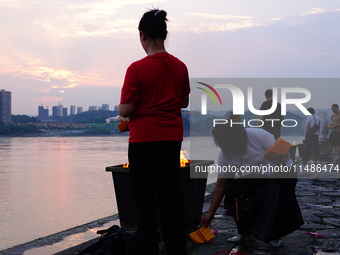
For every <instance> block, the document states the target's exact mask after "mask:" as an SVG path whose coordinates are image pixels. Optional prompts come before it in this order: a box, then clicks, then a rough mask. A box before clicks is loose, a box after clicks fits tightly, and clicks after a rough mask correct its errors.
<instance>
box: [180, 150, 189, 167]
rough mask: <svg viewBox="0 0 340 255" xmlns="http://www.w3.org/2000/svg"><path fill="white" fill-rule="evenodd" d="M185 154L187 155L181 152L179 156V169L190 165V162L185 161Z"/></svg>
mask: <svg viewBox="0 0 340 255" xmlns="http://www.w3.org/2000/svg"><path fill="white" fill-rule="evenodd" d="M184 153H185V154H188V152H187V151H181V156H180V162H181V167H185V166H187V165H189V164H190V160H187V159H186V158H185V156H184Z"/></svg>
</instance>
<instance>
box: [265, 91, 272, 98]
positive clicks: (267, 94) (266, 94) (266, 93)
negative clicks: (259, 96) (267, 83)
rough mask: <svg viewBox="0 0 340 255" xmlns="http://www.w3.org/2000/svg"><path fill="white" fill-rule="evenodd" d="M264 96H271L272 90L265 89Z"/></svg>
mask: <svg viewBox="0 0 340 255" xmlns="http://www.w3.org/2000/svg"><path fill="white" fill-rule="evenodd" d="M264 95H265V96H266V97H273V90H272V89H267V90H266V92H265V93H264Z"/></svg>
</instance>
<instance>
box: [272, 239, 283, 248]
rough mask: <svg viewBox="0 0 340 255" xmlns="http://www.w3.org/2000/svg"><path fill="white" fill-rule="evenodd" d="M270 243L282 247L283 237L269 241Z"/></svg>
mask: <svg viewBox="0 0 340 255" xmlns="http://www.w3.org/2000/svg"><path fill="white" fill-rule="evenodd" d="M269 244H270V245H271V246H272V247H275V248H280V247H281V246H282V240H281V239H277V240H272V241H270V242H269Z"/></svg>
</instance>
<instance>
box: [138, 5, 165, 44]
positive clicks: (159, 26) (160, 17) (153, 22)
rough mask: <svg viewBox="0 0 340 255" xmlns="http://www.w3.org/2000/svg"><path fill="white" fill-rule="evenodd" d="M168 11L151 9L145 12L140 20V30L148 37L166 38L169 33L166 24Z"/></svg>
mask: <svg viewBox="0 0 340 255" xmlns="http://www.w3.org/2000/svg"><path fill="white" fill-rule="evenodd" d="M166 15H167V13H166V12H165V11H163V10H158V9H154V10H150V11H148V12H146V13H144V15H143V17H142V18H141V20H140V21H139V26H138V30H139V31H142V32H143V33H144V34H145V35H146V36H147V37H149V38H151V39H153V40H155V39H162V40H165V39H166V35H167V34H168V31H167V26H166V21H168V20H167V18H166Z"/></svg>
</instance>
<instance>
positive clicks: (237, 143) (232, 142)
mask: <svg viewBox="0 0 340 255" xmlns="http://www.w3.org/2000/svg"><path fill="white" fill-rule="evenodd" d="M212 134H213V136H214V139H215V141H216V142H217V144H218V146H219V147H220V148H221V150H222V151H223V153H224V154H225V155H233V156H242V155H244V154H246V152H247V143H248V138H247V132H246V130H245V129H244V127H243V126H242V125H232V126H231V124H230V120H228V123H227V124H217V125H216V126H215V127H214V129H213V131H212Z"/></svg>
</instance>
